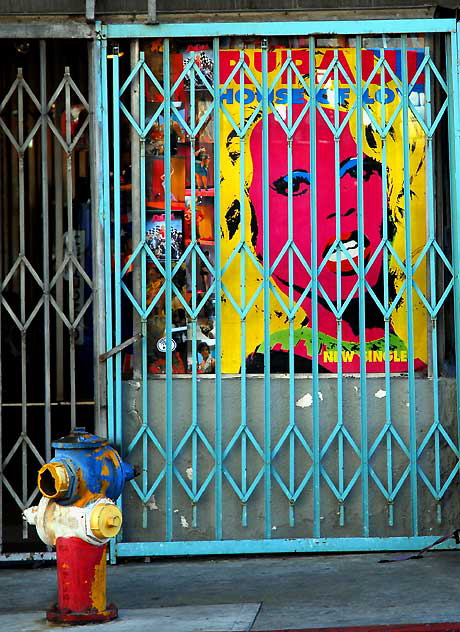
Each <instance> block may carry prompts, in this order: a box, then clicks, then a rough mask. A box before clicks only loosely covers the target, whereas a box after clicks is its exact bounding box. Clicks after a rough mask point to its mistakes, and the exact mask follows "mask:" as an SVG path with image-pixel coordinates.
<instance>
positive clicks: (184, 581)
mask: <svg viewBox="0 0 460 632" xmlns="http://www.w3.org/2000/svg"><path fill="white" fill-rule="evenodd" d="M382 557H391V555H383V554H378V555H374V554H367V555H366V554H362V555H329V556H324V555H323V556H304V555H292V556H270V557H252V558H250V557H234V558H229V557H227V558H217V557H216V558H212V559H209V558H200V559H197V558H195V559H193V558H192V559H173V560H170V559H169V560H167V559H162V558H160V559H154V558H151V562H150V563H139V562H133V561H127V562H120V563H119V564H118V565H116V566H109V567H108V589H107V595H108V600H109V601H113V602H114V603H116V605H117V606H118V608H119V609H120V618H119V619H118V620H117V621H114V622H111V623H107V624H104V629H105V628H106V629H107V630H108V631H110V630H111V629H113V632H125V631H128V630H129V631H130V632H131V631H132V632H135V631H137V630H158V631H161V632H227V631H230V630H232V631H233V632H238V631H243V630H253V631H257V630H258V631H261V630H289V629H302V628H307V627H319V628H321V627H323V628H327V627H333V626H372V625H379V624H408V623H436V622H447V621H450V622H457V621H460V598H459V597H460V586H459V580H458V577H459V571H460V552H452V551H442V552H430V553H427V554H426V556H425V557H424V558H423V559H418V560H408V561H405V562H397V563H394V564H379V563H378V561H379V560H380V559H382ZM55 600H56V575H55V569H54V568H53V567H41V568H35V569H31V568H26V567H19V566H17V567H4V566H3V567H2V566H0V626H1V629H2V632H19V631H21V632H26V631H27V632H38V631H42V630H51V629H54V630H57V629H64V628H63V627H62V626H56V625H51V624H48V623H47V622H46V621H44V618H43V617H44V610H45V609H46V607H48V606H49V605H51V603H53V602H54V601H55ZM66 629H67V627H66ZM84 629H85V630H93V629H98V630H101V626H100V625H87V626H85V627H84Z"/></svg>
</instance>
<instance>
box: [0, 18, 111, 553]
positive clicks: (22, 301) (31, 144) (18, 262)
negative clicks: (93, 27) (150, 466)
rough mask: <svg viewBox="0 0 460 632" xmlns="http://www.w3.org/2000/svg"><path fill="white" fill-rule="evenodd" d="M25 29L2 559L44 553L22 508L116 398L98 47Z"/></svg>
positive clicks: (9, 72)
mask: <svg viewBox="0 0 460 632" xmlns="http://www.w3.org/2000/svg"><path fill="white" fill-rule="evenodd" d="M24 29H25V27H24V26H23V27H22V30H21V33H20V34H18V33H17V35H16V36H17V37H18V35H20V37H19V39H16V40H14V39H13V38H14V25H13V26H12V25H9V24H2V25H1V26H0V50H1V54H2V60H3V62H2V75H1V78H0V191H1V194H0V244H1V245H0V557H3V558H4V559H5V558H6V559H8V560H10V561H11V560H13V559H26V558H27V559H30V556H31V555H32V551H40V550H43V548H44V545H43V544H42V543H41V542H40V540H39V539H38V537H37V535H36V534H35V532H33V533H32V531H31V530H30V528H29V527H28V525H27V523H26V522H25V521H24V520H23V519H22V515H21V514H22V510H23V509H25V508H26V507H28V506H30V505H32V504H34V502H36V499H37V495H38V494H39V490H38V488H37V471H38V470H39V468H40V467H41V465H43V463H44V462H45V461H46V460H48V459H50V458H51V438H52V437H56V436H61V435H62V434H64V433H65V432H67V431H68V430H69V428H70V427H74V426H75V425H77V424H81V425H83V424H86V425H87V427H88V428H89V429H90V428H93V419H94V416H95V410H98V411H100V406H101V399H104V397H102V398H100V396H99V395H98V389H97V387H96V388H95V384H97V383H98V380H97V375H98V372H99V369H98V366H99V362H97V363H95V362H94V359H95V357H94V356H95V354H96V353H97V348H98V345H99V344H100V343H99V341H98V338H97V335H94V332H96V334H97V331H98V328H97V325H96V326H95V327H94V328H93V323H97V319H96V318H94V319H93V315H94V313H95V312H94V311H93V309H94V305H95V304H97V301H96V300H94V297H95V296H96V290H97V289H98V287H100V285H99V284H98V283H97V282H95V277H97V274H96V275H95V277H93V259H92V257H93V255H94V254H95V252H96V250H95V249H93V243H96V240H95V238H94V235H95V230H94V229H93V213H92V211H91V200H93V201H94V197H93V196H92V195H91V190H90V176H91V174H92V172H93V166H94V163H93V161H92V160H91V159H90V152H91V151H92V142H90V136H91V134H90V128H91V120H92V111H93V109H94V99H93V93H92V91H91V90H89V89H88V44H87V42H86V41H84V40H73V41H72V40H70V41H66V42H62V41H59V40H54V41H53V40H45V39H41V40H38V39H31V40H24V39H22V37H23V34H24V32H25V31H24ZM3 38H4V39H3ZM91 140H92V138H91ZM94 226H95V227H96V228H97V224H96V223H95V224H94ZM95 260H96V258H95ZM96 272H97V266H96ZM94 368H95V371H94V373H93V369H94ZM95 376H96V377H95ZM104 380H105V375H104ZM101 382H102V380H101ZM104 391H105V389H104V388H103V392H104ZM102 406H103V403H102ZM98 418H99V419H101V420H102V415H98ZM26 551H27V553H25V552H26ZM37 555H38V557H42V558H43V556H51V555H52V554H51V553H44V554H37Z"/></svg>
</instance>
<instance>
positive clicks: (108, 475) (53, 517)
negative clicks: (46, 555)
mask: <svg viewBox="0 0 460 632" xmlns="http://www.w3.org/2000/svg"><path fill="white" fill-rule="evenodd" d="M52 446H53V448H55V457H54V459H52V460H51V461H49V463H45V465H43V467H42V468H41V469H40V470H39V472H38V487H39V489H40V491H41V493H42V494H43V498H42V499H41V500H40V502H39V504H38V506H35V507H30V508H29V509H25V510H24V512H23V515H24V519H25V520H27V522H28V523H29V524H33V525H35V526H36V528H37V532H38V535H39V536H40V538H41V539H42V540H43V542H45V544H47V545H50V546H56V559H57V575H58V603H57V604H55V605H54V606H53V607H52V608H50V609H49V610H47V613H46V617H47V619H48V620H49V621H54V622H66V623H84V622H91V621H109V620H111V619H115V618H116V617H117V616H118V610H117V608H116V606H115V605H113V604H110V605H109V606H107V602H106V553H107V542H108V541H109V539H110V538H113V537H115V536H116V535H117V534H118V533H119V531H120V529H121V525H122V514H121V511H120V509H119V508H118V507H117V505H116V504H115V502H114V501H115V500H116V499H117V498H118V497H119V496H120V494H121V492H122V489H123V486H124V484H125V482H126V481H129V480H131V479H132V478H134V476H135V475H136V472H135V470H134V468H133V467H132V466H131V465H129V464H128V463H124V462H123V461H122V460H121V458H120V455H119V454H118V452H117V451H116V450H115V449H114V448H113V447H112V446H111V445H110V444H109V442H108V440H107V439H104V438H102V437H98V436H96V435H93V434H90V433H88V432H87V431H86V430H85V428H75V429H74V430H73V431H72V432H71V433H70V434H69V435H68V436H66V437H62V438H61V439H58V440H57V441H54V442H53V443H52Z"/></svg>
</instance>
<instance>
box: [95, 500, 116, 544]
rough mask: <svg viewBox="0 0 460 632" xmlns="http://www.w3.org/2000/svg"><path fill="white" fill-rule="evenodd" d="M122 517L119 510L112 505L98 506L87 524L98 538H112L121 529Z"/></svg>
mask: <svg viewBox="0 0 460 632" xmlns="http://www.w3.org/2000/svg"><path fill="white" fill-rule="evenodd" d="M122 522H123V517H122V514H121V511H120V509H119V508H118V507H117V506H116V505H112V504H109V503H107V504H102V503H101V504H99V505H96V507H94V509H93V511H92V512H91V517H90V520H89V524H90V527H91V531H92V532H93V533H94V535H95V536H96V537H98V538H101V539H104V538H114V537H115V536H116V535H117V534H118V532H119V531H120V529H121V525H122Z"/></svg>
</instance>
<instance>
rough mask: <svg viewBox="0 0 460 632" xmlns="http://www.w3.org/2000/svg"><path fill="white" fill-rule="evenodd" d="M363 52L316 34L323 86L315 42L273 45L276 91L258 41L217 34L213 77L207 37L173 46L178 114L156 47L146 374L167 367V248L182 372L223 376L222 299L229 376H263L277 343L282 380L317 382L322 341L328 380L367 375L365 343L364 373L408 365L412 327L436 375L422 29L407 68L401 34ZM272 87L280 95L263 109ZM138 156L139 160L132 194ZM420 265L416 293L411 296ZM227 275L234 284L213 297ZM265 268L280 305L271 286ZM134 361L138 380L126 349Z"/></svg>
mask: <svg viewBox="0 0 460 632" xmlns="http://www.w3.org/2000/svg"><path fill="white" fill-rule="evenodd" d="M365 45H366V48H363V49H362V50H361V51H359V54H357V51H356V48H355V46H356V42H355V40H351V39H349V38H345V37H343V38H338V39H334V38H330V39H327V40H325V39H322V40H318V41H317V43H316V48H315V50H314V68H315V77H314V81H313V80H312V79H313V78H311V77H310V74H311V60H310V54H311V52H310V51H311V48H310V43H309V41H308V40H307V39H304V38H291V39H290V40H288V39H281V38H279V39H276V40H275V39H273V40H270V42H269V46H268V53H267V67H268V77H267V81H265V79H264V77H263V74H262V59H263V55H264V54H265V53H264V52H263V50H262V43H261V40H260V39H257V40H251V41H249V40H237V39H233V40H232V39H227V40H225V41H222V42H221V48H220V51H219V67H220V76H219V78H217V77H215V73H214V62H213V59H214V52H213V50H212V43H211V42H207V41H201V42H196V43H189V42H182V41H180V40H177V41H174V42H173V43H171V49H170V54H169V87H170V93H171V96H170V110H169V111H167V110H166V109H165V105H168V103H169V102H168V103H167V102H166V101H167V100H165V93H164V89H163V88H164V82H165V76H164V74H165V64H164V55H165V52H164V48H163V42H162V41H161V40H156V41H151V42H148V44H146V45H145V48H144V54H145V60H146V63H147V66H148V68H149V72H148V73H147V74H146V75H145V85H144V86H143V88H142V89H143V91H144V93H145V104H144V107H145V120H146V121H147V122H148V121H150V122H151V125H150V126H149V133H148V138H147V139H146V143H145V160H144V161H143V163H142V165H144V167H142V168H144V169H145V173H142V175H141V178H142V179H143V189H142V190H143V191H145V222H144V223H142V222H141V226H142V227H143V228H142V230H144V228H145V230H144V234H143V235H140V238H141V239H144V240H145V243H146V245H147V247H148V256H147V258H146V263H145V265H144V267H143V269H142V270H141V274H142V275H143V278H142V279H141V284H140V288H138V293H139V292H142V291H144V292H145V296H144V300H145V304H146V307H147V308H148V311H149V317H148V327H147V331H148V371H149V374H151V375H152V376H155V375H158V374H162V373H164V372H165V366H166V362H165V322H166V321H165V318H166V316H167V315H166V301H165V299H166V289H165V277H166V275H167V269H166V268H167V259H168V257H167V256H166V255H167V252H170V258H169V260H170V263H171V270H170V274H171V275H172V283H173V291H172V299H171V318H172V337H173V341H172V347H173V351H172V353H173V361H172V366H173V372H174V373H176V374H186V373H191V372H192V368H193V367H196V371H197V372H198V373H200V372H203V373H208V374H209V373H211V374H212V373H213V371H214V367H215V341H216V338H215V336H216V323H215V311H216V310H215V307H216V300H218V301H220V304H221V313H222V320H221V326H220V332H221V348H222V357H221V359H222V371H223V373H239V372H241V371H242V370H245V371H246V372H247V373H260V372H262V371H263V370H264V362H266V361H267V359H266V351H267V349H269V352H270V366H271V372H273V373H286V372H289V371H291V370H294V371H296V372H310V371H311V368H312V353H313V339H314V338H315V339H316V347H317V349H318V365H319V370H320V371H324V372H332V373H334V372H337V370H338V369H339V365H340V371H343V372H345V373H347V372H348V373H354V372H359V370H360V354H361V353H362V352H363V347H362V346H360V340H362V338H363V336H364V337H365V345H364V347H365V351H364V352H365V354H366V370H367V371H368V372H369V373H373V372H374V373H380V372H381V373H384V372H385V371H387V370H388V369H389V370H390V371H391V372H398V373H399V372H405V371H407V369H408V349H409V344H412V342H411V343H409V342H408V340H407V331H408V319H411V320H412V322H413V326H414V331H416V332H417V334H416V337H415V339H414V341H413V345H414V346H413V350H414V353H413V358H414V368H415V370H424V369H425V368H426V366H427V361H428V360H427V356H428V351H427V349H428V340H427V326H426V315H425V313H424V308H423V296H425V295H426V294H427V287H426V285H427V283H426V277H427V266H426V262H424V261H419V262H417V257H418V255H419V254H420V252H421V251H422V250H423V248H424V246H425V244H426V241H427V224H426V215H427V180H426V179H427V170H426V157H427V129H428V128H429V126H430V124H431V123H432V122H433V120H434V117H435V116H436V112H435V111H434V110H435V109H436V105H433V103H434V100H432V104H431V105H430V107H429V108H427V107H426V106H425V97H426V85H427V83H426V82H427V77H428V74H429V69H428V67H427V66H426V67H424V68H422V65H423V63H424V58H425V57H426V55H427V54H428V53H427V49H424V48H423V46H424V42H423V41H421V40H420V39H419V38H417V37H412V38H409V39H408V40H407V46H410V48H408V50H406V52H405V53H404V54H405V56H406V57H405V60H403V57H402V55H403V53H402V49H401V42H400V40H399V39H397V40H393V39H391V38H384V39H381V38H380V39H378V40H377V39H375V38H373V39H369V40H368V41H366V42H365ZM242 50H243V51H244V52H241V51H242ZM358 61H359V63H358ZM235 68H236V71H235ZM404 73H406V78H407V81H408V84H409V87H408V89H407V99H408V101H407V102H406V103H403V92H404V90H403V84H402V81H403V74H404ZM358 74H359V75H360V76H361V85H358V82H357V76H358ZM263 85H265V86H267V85H268V102H269V104H268V111H265V113H264V112H263V109H262V100H263V96H262V86H263ZM428 89H430V88H428ZM218 91H219V92H218ZM313 93H314V95H315V103H313V104H312V98H311V97H312V94H313ZM218 94H219V97H217V95H218ZM216 98H219V99H220V104H219V120H218V121H216V120H215V117H214V112H215V109H214V107H215V106H214V104H215V99H216ZM313 108H314V114H313ZM216 126H218V128H216ZM166 127H167V129H166ZM216 129H218V138H219V139H220V140H219V145H218V146H216ZM406 147H408V148H409V150H408V152H406V157H405V148H406ZM430 151H431V149H430ZM216 156H218V158H219V160H218V163H219V164H220V174H219V175H217V174H216V173H215V171H214V165H215V164H216V161H215V158H216ZM131 158H132V156H131V155H130V154H129V152H128V153H127V154H126V161H125V162H126V164H125V165H124V173H125V174H126V182H125V183H124V184H126V185H127V187H128V188H129V178H130V164H129V163H130V162H131ZM407 169H409V172H410V175H409V179H407V178H406V179H405V177H404V174H405V171H407ZM141 170H142V169H141ZM430 177H431V175H430ZM408 182H409V187H410V190H409V189H408ZM122 185H123V183H122ZM217 186H218V187H219V199H220V205H219V208H218V209H216V206H215V199H216V198H215V193H216V188H217ZM429 186H430V187H432V184H430V185H429ZM428 188H429V187H428ZM129 204H130V202H127V204H126V206H127V207H129ZM431 210H432V209H431ZM168 214H169V215H168ZM123 217H124V218H125V223H124V225H123V226H122V236H123V237H122V244H121V251H122V253H123V256H124V262H127V261H129V260H130V256H131V253H132V252H133V243H134V244H136V241H137V240H136V239H134V240H133V227H132V226H131V224H130V221H131V220H130V213H129V212H128V210H127V209H126V213H124V215H123ZM167 217H168V218H169V219H168V225H169V235H168V234H167ZM216 217H217V218H219V226H216V219H215V218H216ZM122 223H123V219H122ZM409 225H410V229H409V230H410V249H411V250H410V253H408V252H407V247H408V242H407V240H406V238H405V236H406V231H407V230H408V226H409ZM136 230H138V231H139V228H137V229H136ZM216 239H219V241H220V254H221V258H220V262H218V263H216V261H215V246H216V244H215V240H216ZM312 244H313V246H312ZM408 258H409V259H410V263H411V266H412V270H411V275H412V278H413V280H414V283H415V284H416V286H417V288H418V290H419V291H413V292H412V295H411V296H410V297H409V296H408V289H407V270H406V269H404V266H405V264H406V263H407V262H408ZM216 265H220V269H221V271H222V282H223V291H222V294H221V296H218V297H216V292H215V286H214V281H215V266H216ZM267 268H268V269H269V270H270V274H269V276H270V280H269V291H270V298H269V301H268V302H267V300H266V297H265V298H264V293H263V289H262V284H263V281H264V272H263V271H264V269H267ZM129 275H130V270H129V269H127V270H126V271H125V275H124V284H125V286H126V287H127V288H128V289H129V288H130V287H133V285H134V286H135V285H136V282H135V281H133V280H132V279H130V278H129ZM265 277H266V275H265ZM359 278H361V283H359ZM363 279H364V280H363ZM265 280H266V279H265ZM142 285H144V286H145V287H144V290H142ZM130 291H131V290H130ZM134 291H135V290H134V289H133V290H132V292H134ZM409 298H410V301H409ZM408 302H409V303H410V304H411V308H410V309H411V313H410V314H409V313H408V307H407V306H408ZM363 305H364V307H363ZM267 306H268V309H269V312H270V313H269V314H268V315H267V313H266V312H267ZM363 314H364V315H363ZM267 318H268V319H269V321H270V340H269V343H268V345H267V342H266V341H265V340H264V335H263V333H264V319H265V320H266V319H267ZM127 320H129V319H127ZM363 323H364V328H363ZM265 332H266V330H265ZM125 359H126V367H125V368H126V372H127V374H129V370H130V368H131V365H130V362H131V359H130V358H129V353H128V354H126V358H125Z"/></svg>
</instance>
